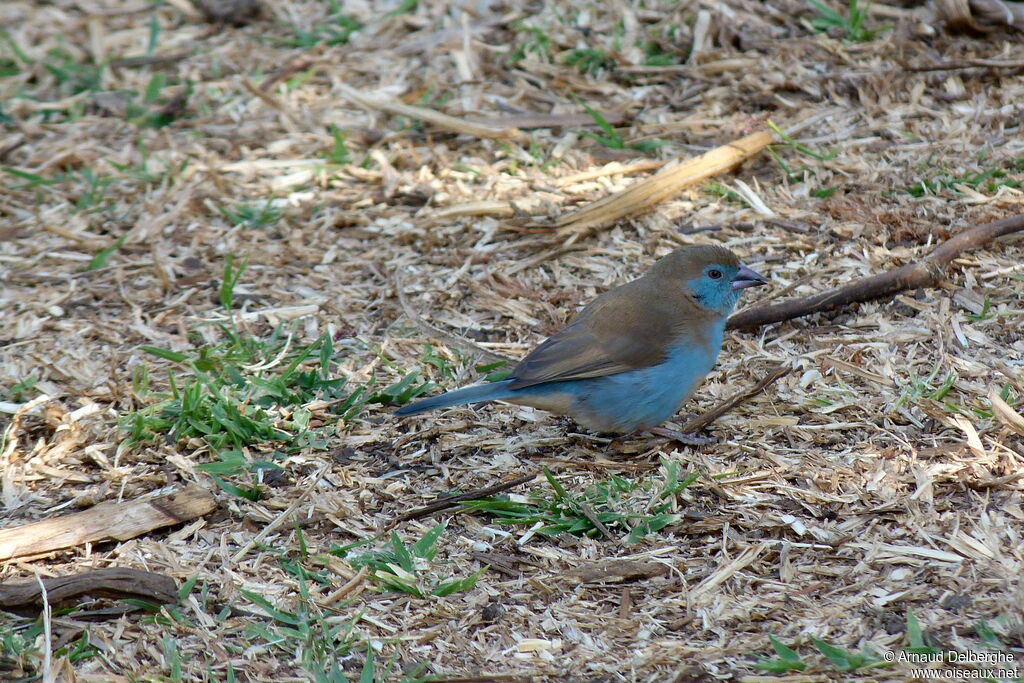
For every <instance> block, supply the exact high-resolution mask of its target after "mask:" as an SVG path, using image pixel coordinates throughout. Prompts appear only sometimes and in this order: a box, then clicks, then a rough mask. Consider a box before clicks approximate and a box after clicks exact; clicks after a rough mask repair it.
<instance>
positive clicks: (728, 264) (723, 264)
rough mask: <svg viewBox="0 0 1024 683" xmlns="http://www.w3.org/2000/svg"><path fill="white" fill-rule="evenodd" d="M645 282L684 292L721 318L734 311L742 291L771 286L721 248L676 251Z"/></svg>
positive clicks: (648, 274)
mask: <svg viewBox="0 0 1024 683" xmlns="http://www.w3.org/2000/svg"><path fill="white" fill-rule="evenodd" d="M643 279H644V280H647V281H648V283H649V286H653V287H654V288H655V289H656V290H660V291H662V292H679V291H682V292H683V293H684V294H685V295H686V297H687V298H689V299H691V300H692V301H693V302H694V303H695V304H697V305H698V306H700V307H701V308H703V309H706V310H708V311H710V312H714V313H718V314H721V315H728V314H729V312H730V311H732V309H733V306H735V304H736V299H737V298H739V291H740V290H741V289H745V288H747V287H756V286H758V285H763V284H767V282H768V281H767V280H766V279H764V278H763V277H761V276H760V275H758V274H757V273H755V272H754V271H753V270H751V269H750V268H747V267H746V266H742V265H740V261H739V259H738V258H736V254H734V253H732V252H731V251H729V250H728V249H726V248H725V247H722V246H718V245H701V246H695V247H682V248H680V249H676V250H675V251H673V252H672V253H671V254H669V255H667V256H665V257H664V258H662V259H661V260H660V261H658V262H657V263H655V264H654V266H652V267H651V269H650V270H649V271H648V272H647V273H646V274H645V275H644V277H643Z"/></svg>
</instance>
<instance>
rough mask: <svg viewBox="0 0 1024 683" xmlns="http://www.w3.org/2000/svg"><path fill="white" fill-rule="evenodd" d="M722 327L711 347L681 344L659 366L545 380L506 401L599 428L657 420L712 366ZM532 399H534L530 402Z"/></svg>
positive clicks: (623, 429) (624, 428)
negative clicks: (557, 405) (555, 407)
mask: <svg viewBox="0 0 1024 683" xmlns="http://www.w3.org/2000/svg"><path fill="white" fill-rule="evenodd" d="M721 334H722V333H721V331H718V335H717V338H716V339H712V340H711V342H712V343H711V344H710V345H709V346H710V348H693V347H692V345H689V344H685V345H684V344H680V345H679V346H677V347H675V348H673V349H672V350H670V352H669V354H668V358H667V359H666V360H665V362H663V363H661V364H659V365H653V366H651V367H648V368H642V369H640V370H631V371H628V372H620V373H618V374H615V375H607V376H605V377H593V378H588V379H578V380H570V381H566V382H548V383H546V384H538V385H534V386H531V387H524V388H523V389H518V390H516V391H515V392H514V397H512V398H509V399H506V400H509V401H511V402H514V403H522V404H524V405H537V406H538V407H545V408H547V409H549V410H550V409H552V408H553V406H550V407H549V406H546V405H544V404H545V403H553V402H558V403H561V404H563V405H564V406H565V407H564V408H563V409H561V410H558V411H557V412H564V413H566V414H568V415H569V416H570V417H572V418H573V419H574V420H576V421H577V422H579V423H580V424H581V425H583V426H584V427H587V428H589V429H593V430H595V431H599V432H619V433H628V432H634V431H638V430H641V429H648V428H650V427H654V426H656V425H659V424H661V423H662V422H664V421H665V420H667V419H668V418H670V417H672V415H674V414H675V413H676V411H677V410H679V407H680V406H681V405H682V403H683V402H684V401H685V400H686V399H687V398H689V397H690V395H691V394H693V392H694V391H696V389H697V387H698V386H700V383H701V381H703V379H704V376H705V375H707V373H708V372H709V371H710V370H711V368H712V367H714V364H715V359H716V358H717V357H718V350H719V348H721ZM531 399H533V400H531Z"/></svg>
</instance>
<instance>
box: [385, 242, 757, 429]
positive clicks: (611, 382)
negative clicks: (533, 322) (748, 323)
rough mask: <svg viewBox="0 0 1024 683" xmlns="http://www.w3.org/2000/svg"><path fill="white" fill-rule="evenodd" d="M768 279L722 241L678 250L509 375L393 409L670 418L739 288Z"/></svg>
mask: <svg viewBox="0 0 1024 683" xmlns="http://www.w3.org/2000/svg"><path fill="white" fill-rule="evenodd" d="M767 282H768V281H767V280H765V279H764V278H763V277H762V276H760V275H758V274H757V273H755V272H754V271H753V270H751V269H750V268H747V267H745V266H741V265H740V262H739V260H738V259H737V258H736V255H735V254H733V253H732V252H731V251H729V250H728V249H726V248H724V247H719V246H699V247H683V248H681V249H676V250H675V251H673V252H672V253H670V254H669V255H668V256H665V257H664V258H662V259H661V260H660V261H658V262H657V263H655V264H654V265H653V266H652V267H651V269H650V270H648V271H647V272H646V273H645V274H644V275H643V277H640V278H639V279H636V280H633V281H632V282H628V283H626V284H624V285H621V286H619V287H616V288H615V289H612V290H609V291H607V292H605V293H604V294H602V295H601V296H599V297H597V298H596V299H594V301H593V302H591V303H590V304H589V305H587V306H586V307H585V308H584V309H583V310H582V311H580V313H579V315H577V316H576V318H575V319H573V321H572V322H570V323H569V324H568V325H567V326H566V327H565V328H564V329H562V331H560V332H558V333H557V334H555V335H554V336H552V337H550V338H549V339H547V340H546V341H545V342H544V343H542V344H541V345H540V346H538V347H537V348H536V349H534V350H533V351H532V352H531V353H530V354H529V355H527V356H526V357H525V358H524V359H523V360H522V361H520V362H519V364H518V365H516V367H515V369H514V370H512V374H511V375H509V376H508V378H507V379H504V380H502V381H500V382H493V383H491V384H480V385H475V386H469V387H464V388H462V389H456V390H455V391H449V392H448V393H445V394H441V395H439V396H434V397H432V398H427V399H424V400H422V401H417V402H415V403H412V404H409V405H406V406H403V407H402V408H399V409H398V410H397V411H395V414H396V415H416V414H418V413H423V412H426V411H428V410H437V409H438V408H447V407H448V406H454V405H460V404H464V403H477V402H480V401H505V402H507V403H517V404H520V405H526V406H533V407H535V408H541V409H543V410H549V411H551V412H554V413H559V414H562V415H568V416H570V417H571V418H573V419H574V420H576V422H578V423H579V424H581V425H583V426H584V427H587V428H589V429H592V430H595V431H598V432H618V433H629V432H634V431H638V430H641V429H649V428H651V427H654V426H655V425H658V424H660V423H661V422H663V421H664V420H666V419H668V418H669V417H671V416H672V415H673V414H674V413H675V412H676V411H677V410H678V409H679V407H680V406H681V405H682V403H683V402H684V401H685V400H686V399H687V398H689V397H690V395H691V394H693V392H694V391H695V390H696V389H697V387H698V386H699V385H700V383H701V382H702V381H703V379H704V376H705V375H706V374H707V373H708V372H709V371H710V370H711V368H712V367H713V366H714V364H715V359H716V358H717V357H718V352H719V350H720V349H721V347H722V335H723V333H724V332H725V321H726V319H727V318H728V317H729V313H730V312H731V311H732V309H733V307H734V306H735V305H736V300H737V299H738V298H739V296H740V292H741V291H742V290H743V289H745V288H747V287H755V286H757V285H763V284H767Z"/></svg>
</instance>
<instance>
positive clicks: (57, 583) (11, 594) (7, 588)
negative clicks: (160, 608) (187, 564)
mask: <svg viewBox="0 0 1024 683" xmlns="http://www.w3.org/2000/svg"><path fill="white" fill-rule="evenodd" d="M42 584H43V585H42V586H40V585H39V583H38V581H23V582H6V583H0V608H3V609H5V610H8V611H11V612H17V613H18V614H35V613H38V612H39V610H40V609H42V607H43V590H44V589H45V591H46V600H47V602H49V603H51V604H54V605H60V604H67V603H70V602H72V601H73V600H75V599H76V598H79V597H80V596H82V595H94V596H97V595H99V596H104V597H112V598H115V599H123V598H141V599H143V600H149V601H151V602H161V603H174V602H177V601H178V586H177V584H175V582H174V579H172V578H171V577H169V576H165V575H164V574H156V573H154V572H147V571H142V570H139V569H127V568H122V567H108V568H105V569H93V570H89V571H84V572H81V573H79V574H72V575H71V576H59V577H54V578H48V579H42Z"/></svg>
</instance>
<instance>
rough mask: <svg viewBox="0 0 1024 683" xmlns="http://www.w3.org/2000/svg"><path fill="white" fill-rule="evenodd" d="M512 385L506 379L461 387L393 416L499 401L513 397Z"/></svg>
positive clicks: (418, 402)
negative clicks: (510, 386)
mask: <svg viewBox="0 0 1024 683" xmlns="http://www.w3.org/2000/svg"><path fill="white" fill-rule="evenodd" d="M511 383H512V380H510V379H506V380H502V381H500V382H493V383H491V384H476V385H473V386H471V387H463V388H462V389H456V390H455V391H449V392H447V393H445V394H440V395H439V396H432V397H430V398H425V399H423V400H422V401H416V402H415V403H410V404H408V405H404V406H402V407H401V408H399V409H398V410H396V411H395V415H398V416H399V417H402V416H405V415H419V414H420V413H425V412H427V411H428V410H437V409H438V408H447V407H449V406H458V405H462V404H463V403H477V402H478V401H500V400H501V399H503V398H509V397H510V396H514V395H515V394H516V392H515V391H514V390H512V389H509V388H508V385H509V384H511Z"/></svg>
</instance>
